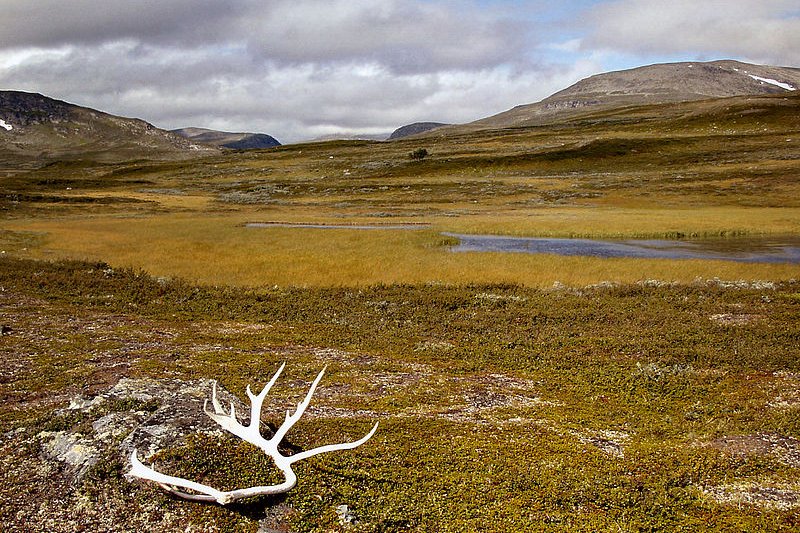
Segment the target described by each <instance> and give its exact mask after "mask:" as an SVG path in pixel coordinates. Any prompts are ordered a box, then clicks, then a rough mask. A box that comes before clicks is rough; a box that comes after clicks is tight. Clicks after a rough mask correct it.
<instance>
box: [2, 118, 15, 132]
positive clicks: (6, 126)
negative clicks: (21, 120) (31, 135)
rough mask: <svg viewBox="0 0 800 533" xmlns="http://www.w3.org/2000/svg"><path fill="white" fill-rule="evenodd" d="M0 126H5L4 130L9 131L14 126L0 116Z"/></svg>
mask: <svg viewBox="0 0 800 533" xmlns="http://www.w3.org/2000/svg"><path fill="white" fill-rule="evenodd" d="M0 128H5V130H6V131H11V130H13V129H14V126H12V125H11V124H9V123H7V122H6V121H5V120H3V119H2V118H0Z"/></svg>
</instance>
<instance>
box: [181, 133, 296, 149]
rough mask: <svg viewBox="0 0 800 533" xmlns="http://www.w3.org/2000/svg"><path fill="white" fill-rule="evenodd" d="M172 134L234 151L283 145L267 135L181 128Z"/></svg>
mask: <svg viewBox="0 0 800 533" xmlns="http://www.w3.org/2000/svg"><path fill="white" fill-rule="evenodd" d="M172 133H175V134H177V135H180V136H181V137H185V138H186V139H190V140H192V141H195V142H201V143H206V144H210V145H213V146H218V147H220V148H231V149H234V150H253V149H258V148H272V147H275V146H280V145H281V143H280V142H278V140H277V139H275V137H272V136H270V135H267V134H266V133H231V132H227V131H217V130H209V129H206V128H181V129H177V130H172Z"/></svg>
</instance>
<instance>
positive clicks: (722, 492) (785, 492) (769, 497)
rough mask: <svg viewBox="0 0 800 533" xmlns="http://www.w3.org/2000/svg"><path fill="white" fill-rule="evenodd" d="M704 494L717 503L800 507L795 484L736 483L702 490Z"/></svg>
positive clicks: (785, 507)
mask: <svg viewBox="0 0 800 533" xmlns="http://www.w3.org/2000/svg"><path fill="white" fill-rule="evenodd" d="M703 494H705V496H706V497H707V498H709V499H711V500H713V501H715V502H717V503H722V504H728V505H737V506H741V505H751V506H753V507H759V508H762V509H778V510H789V509H794V508H797V507H800V491H799V490H798V487H796V486H789V485H759V484H756V483H737V484H731V485H720V486H717V487H709V488H706V489H704V490H703Z"/></svg>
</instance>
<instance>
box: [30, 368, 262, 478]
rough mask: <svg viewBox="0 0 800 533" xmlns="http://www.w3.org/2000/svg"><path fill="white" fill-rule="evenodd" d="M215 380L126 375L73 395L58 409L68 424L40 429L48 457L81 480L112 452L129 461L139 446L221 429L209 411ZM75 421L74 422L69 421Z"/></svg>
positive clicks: (161, 445)
mask: <svg viewBox="0 0 800 533" xmlns="http://www.w3.org/2000/svg"><path fill="white" fill-rule="evenodd" d="M212 383H213V382H212V380H208V379H201V380H196V381H179V380H155V379H130V378H123V379H121V380H120V381H119V382H118V383H117V384H116V385H114V387H112V388H111V389H110V390H108V391H107V392H105V393H102V394H99V395H97V396H95V397H93V398H83V397H79V398H73V399H72V401H71V402H70V405H69V407H67V408H66V409H62V410H59V411H57V412H56V413H55V416H56V418H58V417H60V418H61V419H62V420H64V421H65V422H64V423H62V425H67V426H69V427H66V428H65V429H62V430H60V431H42V432H40V433H39V434H38V437H39V440H40V442H41V447H42V453H43V456H44V458H46V459H48V460H51V461H56V462H59V463H61V464H62V465H63V466H64V468H65V471H66V472H67V473H68V474H70V475H71V477H72V478H73V482H78V481H80V480H81V478H82V477H83V476H84V475H85V473H86V472H87V470H88V469H89V468H90V467H91V466H92V465H94V464H96V463H97V461H98V460H99V459H100V458H101V457H104V456H108V455H109V454H112V455H113V454H118V455H119V457H120V459H121V460H122V461H123V462H124V463H125V464H128V461H129V457H130V455H131V452H132V451H133V450H134V449H136V450H137V451H138V454H139V456H140V457H142V458H144V459H146V458H148V457H150V456H152V455H153V454H155V453H157V452H158V451H160V450H162V449H165V448H168V447H170V446H175V445H180V444H181V442H182V441H183V440H184V439H185V438H186V437H187V436H188V435H192V434H214V435H217V434H221V430H220V428H219V426H218V425H217V424H216V423H214V422H213V421H212V420H211V419H210V418H209V417H208V416H207V415H206V414H205V413H204V412H203V408H204V404H205V401H206V399H207V398H209V397H210V394H211V388H212ZM217 395H218V397H219V398H220V400H221V401H223V402H225V403H231V402H232V403H233V404H234V406H236V408H237V411H238V412H239V413H247V412H248V411H247V409H245V407H244V405H243V404H242V402H241V401H239V399H238V398H236V397H235V396H234V395H233V394H231V393H230V392H228V391H227V390H225V389H224V388H222V387H220V386H218V387H217ZM70 423H71V425H70Z"/></svg>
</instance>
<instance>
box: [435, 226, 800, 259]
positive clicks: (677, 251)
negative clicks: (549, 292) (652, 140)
mask: <svg viewBox="0 0 800 533" xmlns="http://www.w3.org/2000/svg"><path fill="white" fill-rule="evenodd" d="M444 235H446V236H449V237H455V238H457V239H458V240H459V244H458V245H457V246H453V247H452V248H451V250H452V251H454V252H512V253H530V254H556V255H582V256H593V257H640V258H647V259H717V260H723V261H739V262H745V263H800V237H786V238H770V237H765V238H752V237H749V238H734V239H704V240H691V241H688V240H687V241H670V240H657V239H650V240H634V239H628V240H618V241H611V240H595V239H545V238H535V237H500V236H496V235H463V234H457V233H445V234H444Z"/></svg>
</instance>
